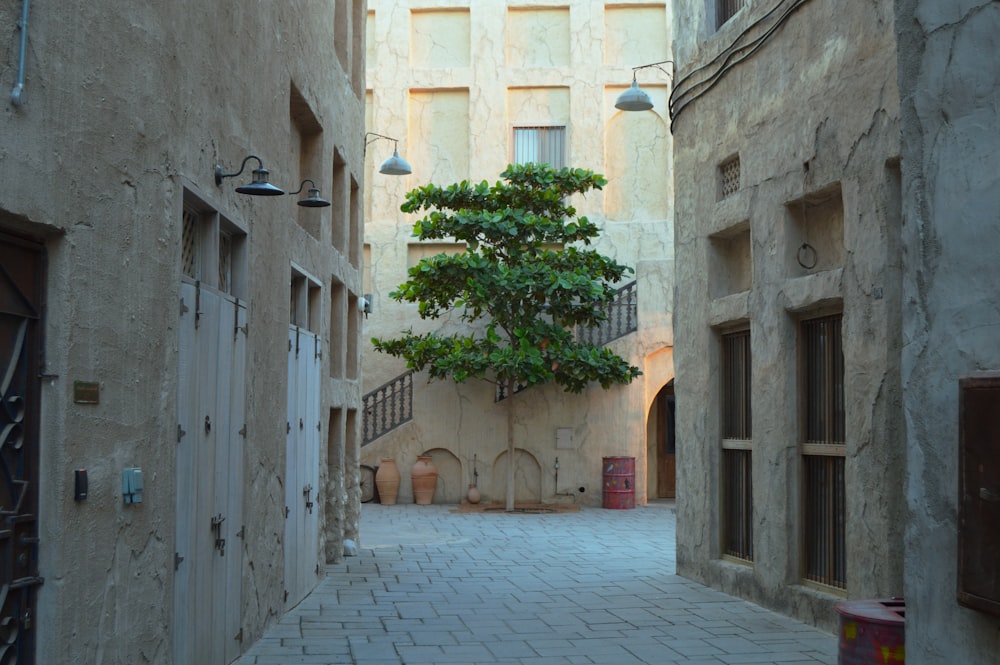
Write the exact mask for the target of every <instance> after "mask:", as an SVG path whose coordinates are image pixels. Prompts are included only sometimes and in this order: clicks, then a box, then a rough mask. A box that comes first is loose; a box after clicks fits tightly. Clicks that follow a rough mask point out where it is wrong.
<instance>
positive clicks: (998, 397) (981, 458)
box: [958, 372, 1000, 615]
mask: <svg viewBox="0 0 1000 665" xmlns="http://www.w3.org/2000/svg"><path fill="white" fill-rule="evenodd" d="M997 414H1000V372H996V373H990V374H981V375H977V376H971V377H965V378H962V379H960V380H959V398H958V432H959V434H958V437H959V440H958V474H959V477H958V602H959V603H960V604H961V605H965V606H966V607H971V608H973V609H976V610H980V611H982V612H989V613H990V614H996V615H1000V557H998V556H997V553H998V552H1000V443H998V442H1000V419H998V417H997Z"/></svg>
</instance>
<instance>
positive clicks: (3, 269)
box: [0, 234, 45, 665]
mask: <svg viewBox="0 0 1000 665" xmlns="http://www.w3.org/2000/svg"><path fill="white" fill-rule="evenodd" d="M44 267H45V262H44V253H43V248H42V247H41V246H40V245H38V244H36V243H33V242H30V241H27V240H22V239H20V238H15V237H13V236H8V235H5V234H0V345H2V346H0V352H2V357H3V367H0V400H2V406H0V517H2V519H3V525H2V527H0V575H2V577H3V579H2V582H0V583H2V584H3V592H4V593H3V596H2V597H0V625H2V626H4V631H3V632H4V637H3V640H2V641H0V662H4V663H7V662H15V663H21V664H23V665H33V663H34V662H35V633H34V631H33V630H32V628H33V627H34V624H35V622H36V616H35V615H36V602H37V590H38V586H39V585H41V583H42V579H41V577H39V575H38V533H39V527H38V478H39V469H38V460H39V454H38V448H39V431H38V430H39V402H40V399H39V380H40V373H41V371H42V361H41V358H42V345H41V340H42V312H43V309H44V306H43V298H44Z"/></svg>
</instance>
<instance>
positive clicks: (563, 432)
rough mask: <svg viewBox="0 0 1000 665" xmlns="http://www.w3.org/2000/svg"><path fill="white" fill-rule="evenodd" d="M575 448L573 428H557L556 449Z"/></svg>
mask: <svg viewBox="0 0 1000 665" xmlns="http://www.w3.org/2000/svg"><path fill="white" fill-rule="evenodd" d="M572 449H573V429H572V428H571V427H558V428H556V450H572Z"/></svg>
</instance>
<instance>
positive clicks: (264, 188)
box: [215, 155, 285, 196]
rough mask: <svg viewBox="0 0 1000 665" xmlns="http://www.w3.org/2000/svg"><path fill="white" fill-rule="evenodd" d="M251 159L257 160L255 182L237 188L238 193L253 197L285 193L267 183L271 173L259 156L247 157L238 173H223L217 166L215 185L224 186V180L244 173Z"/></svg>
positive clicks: (254, 173) (254, 174) (254, 172)
mask: <svg viewBox="0 0 1000 665" xmlns="http://www.w3.org/2000/svg"><path fill="white" fill-rule="evenodd" d="M251 159H256V160H257V168H255V169H254V170H253V172H252V173H253V181H252V182H251V183H250V184H249V185H241V186H240V187H237V188H236V191H237V192H239V193H240V194H250V195H251V196H279V195H281V194H284V193H285V190H283V189H280V188H278V187H275V186H274V185H272V184H271V183H269V182H268V181H267V178H268V174H269V171H268V170H267V169H265V168H264V163H263V162H262V161H260V157H258V156H257V155H247V157H246V158H245V159H244V160H243V163H242V164H241V165H240V170H239V171H237V172H236V173H223V172H222V167H221V166H219V165H218V164H216V165H215V184H216V185H220V186H221V185H222V180H223V178H232V177H235V176H238V175H239V174H241V173H243V169H245V168H246V165H247V162H248V161H250V160H251Z"/></svg>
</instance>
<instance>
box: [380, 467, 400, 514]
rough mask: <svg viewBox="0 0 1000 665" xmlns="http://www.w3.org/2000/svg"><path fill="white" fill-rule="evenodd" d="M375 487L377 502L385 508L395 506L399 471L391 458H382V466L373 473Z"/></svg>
mask: <svg viewBox="0 0 1000 665" xmlns="http://www.w3.org/2000/svg"><path fill="white" fill-rule="evenodd" d="M375 487H377V488H378V497H379V501H381V502H382V503H384V504H385V505H387V506H394V505H396V495H398V494H399V469H398V468H397V467H396V461H395V460H394V459H392V458H391V457H383V458H382V464H381V466H379V468H378V471H377V472H376V473H375Z"/></svg>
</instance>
